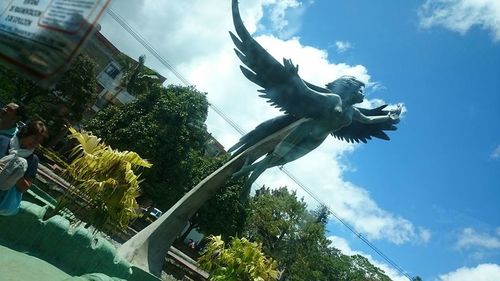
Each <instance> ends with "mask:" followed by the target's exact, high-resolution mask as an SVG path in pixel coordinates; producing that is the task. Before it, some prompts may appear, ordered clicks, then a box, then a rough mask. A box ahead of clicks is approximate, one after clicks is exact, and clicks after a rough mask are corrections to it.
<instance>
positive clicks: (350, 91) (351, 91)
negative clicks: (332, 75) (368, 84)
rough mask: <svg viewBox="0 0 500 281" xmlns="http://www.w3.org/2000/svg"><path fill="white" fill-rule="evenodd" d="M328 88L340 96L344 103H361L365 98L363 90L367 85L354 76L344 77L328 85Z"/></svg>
mask: <svg viewBox="0 0 500 281" xmlns="http://www.w3.org/2000/svg"><path fill="white" fill-rule="evenodd" d="M326 87H327V88H328V89H329V90H330V91H332V92H333V93H334V94H336V95H339V96H340V98H341V99H342V101H344V102H346V101H349V102H352V103H353V104H355V103H361V102H363V99H364V98H365V96H364V95H363V90H364V88H365V83H363V82H361V81H359V80H358V79H356V78H355V77H353V76H342V77H340V78H339V79H337V80H335V81H333V82H331V83H328V84H326Z"/></svg>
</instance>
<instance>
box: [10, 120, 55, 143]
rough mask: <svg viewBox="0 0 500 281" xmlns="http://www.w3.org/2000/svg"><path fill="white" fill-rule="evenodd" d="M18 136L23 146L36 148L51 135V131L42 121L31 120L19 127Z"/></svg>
mask: <svg viewBox="0 0 500 281" xmlns="http://www.w3.org/2000/svg"><path fill="white" fill-rule="evenodd" d="M17 137H18V138H19V145H20V146H21V148H25V149H34V148H36V147H37V146H38V145H39V144H40V143H42V142H43V141H44V140H45V139H46V138H48V137H49V132H48V130H47V127H45V124H43V122H42V121H31V122H29V123H28V124H26V125H25V126H23V127H21V129H19V131H18V132H17Z"/></svg>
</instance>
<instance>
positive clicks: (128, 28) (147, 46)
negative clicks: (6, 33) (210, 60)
mask: <svg viewBox="0 0 500 281" xmlns="http://www.w3.org/2000/svg"><path fill="white" fill-rule="evenodd" d="M107 13H108V14H109V15H110V16H111V17H112V18H113V19H114V20H115V21H116V22H117V23H118V24H119V25H120V26H121V27H122V28H123V29H125V31H127V32H128V33H129V34H130V35H131V36H132V37H133V38H134V39H136V40H137V42H139V43H140V44H141V45H142V46H144V48H145V49H146V50H148V51H149V52H150V53H151V54H152V55H153V56H154V57H155V58H156V59H158V61H159V62H160V63H161V64H162V65H164V66H165V67H166V68H167V69H168V70H170V71H171V72H172V73H173V74H174V75H175V76H176V77H177V78H178V79H179V81H181V83H182V84H184V85H185V86H191V83H189V81H188V80H187V79H186V78H185V77H184V76H183V75H182V74H181V73H179V72H178V71H177V70H176V69H175V68H174V67H173V66H172V65H171V64H170V63H169V62H168V61H167V60H166V59H164V58H163V57H162V56H161V55H160V54H159V53H158V52H157V51H156V49H155V48H154V47H153V46H152V45H151V44H150V43H149V42H148V41H147V40H146V39H145V38H144V37H142V35H140V33H139V32H137V31H135V30H134V28H133V27H132V26H130V24H128V23H127V21H126V20H125V19H124V18H123V17H122V16H120V15H119V14H118V13H116V12H115V11H114V10H113V9H111V8H109V9H108V10H107ZM209 106H210V107H211V108H212V109H213V110H214V111H215V112H216V113H217V114H218V115H219V116H220V117H221V118H222V119H224V121H226V122H227V123H228V124H229V125H230V126H231V127H232V128H233V129H235V130H236V131H237V132H238V133H239V134H240V135H245V134H246V132H245V130H243V129H242V128H241V127H240V126H239V125H238V124H237V123H236V122H234V121H233V120H232V119H231V118H230V117H229V116H227V115H226V114H225V113H224V112H223V111H222V110H221V109H220V108H218V107H217V106H215V105H214V104H211V103H209ZM279 169H280V170H281V171H282V172H283V173H284V174H285V175H287V176H288V177H289V178H290V179H291V180H292V181H293V182H295V183H296V184H297V185H298V186H299V187H300V188H301V189H303V190H304V191H305V192H306V193H307V194H309V196H311V197H312V198H313V199H314V200H315V201H316V202H318V204H320V205H322V206H325V207H326V209H327V210H328V212H329V213H330V214H331V215H332V216H334V217H335V218H336V219H337V220H338V221H339V222H340V223H341V224H343V225H344V226H345V227H346V228H347V229H349V231H351V232H352V233H353V234H354V235H356V236H357V237H358V238H359V239H360V240H361V241H363V242H364V243H365V244H366V245H367V246H368V247H370V248H371V249H372V250H373V251H374V252H375V253H377V254H378V255H379V256H380V257H381V258H383V259H384V260H385V261H386V262H387V263H389V265H391V266H392V267H394V268H395V269H396V270H397V271H398V272H399V273H400V274H402V275H404V276H405V277H407V278H408V279H409V280H413V278H412V277H411V276H410V275H409V274H408V273H407V272H406V271H405V270H404V269H403V268H402V267H401V266H399V265H398V264H397V263H396V262H395V261H393V260H392V259H390V258H389V257H388V256H387V255H386V254H384V253H383V252H382V251H381V250H380V249H378V248H377V247H376V246H375V245H374V244H373V243H371V242H370V241H369V240H368V238H366V237H365V236H363V235H362V234H361V233H360V232H358V231H356V230H355V229H354V227H352V226H351V225H350V224H348V223H347V222H346V221H344V220H343V219H342V218H341V217H339V216H338V215H337V214H336V213H335V212H334V211H333V210H332V209H331V208H330V207H329V206H328V205H327V204H325V203H324V202H323V201H322V200H321V199H320V198H319V197H318V196H317V195H315V194H314V193H313V192H312V191H311V189H310V188H308V187H307V186H306V185H305V184H304V183H302V182H301V181H300V180H299V179H297V178H296V177H295V176H294V175H293V174H292V173H290V171H288V170H287V169H285V168H284V167H280V168H279Z"/></svg>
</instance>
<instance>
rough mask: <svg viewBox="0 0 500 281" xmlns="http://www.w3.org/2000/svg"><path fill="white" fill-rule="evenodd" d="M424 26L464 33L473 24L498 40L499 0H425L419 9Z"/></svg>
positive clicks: (499, 39)
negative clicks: (440, 27)
mask: <svg viewBox="0 0 500 281" xmlns="http://www.w3.org/2000/svg"><path fill="white" fill-rule="evenodd" d="M419 14H420V24H421V26H422V27H424V28H430V27H433V26H442V27H445V28H447V29H450V30H452V31H456V32H458V33H460V34H465V33H466V32H467V31H468V30H469V29H471V28H472V27H473V26H479V27H481V28H483V29H487V30H489V31H490V32H491V33H492V36H493V40H495V41H500V1H498V0H427V1H426V2H425V3H424V4H423V5H422V7H421V9H420V13H419Z"/></svg>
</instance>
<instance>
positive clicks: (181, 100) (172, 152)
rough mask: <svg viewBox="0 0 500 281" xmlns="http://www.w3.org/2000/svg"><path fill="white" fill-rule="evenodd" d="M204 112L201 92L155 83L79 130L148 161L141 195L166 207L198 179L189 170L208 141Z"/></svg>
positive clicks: (112, 107) (204, 101)
mask: <svg viewBox="0 0 500 281" xmlns="http://www.w3.org/2000/svg"><path fill="white" fill-rule="evenodd" d="M207 110H208V102H207V99H206V96H205V94H204V93H201V92H199V91H197V90H196V89H194V88H193V87H182V86H174V85H170V86H168V87H162V86H159V85H156V86H153V87H151V88H150V89H148V90H147V91H145V92H143V93H142V94H140V95H138V99H137V100H135V101H133V102H131V103H129V104H125V105H122V106H108V107H106V108H105V109H104V110H102V111H100V112H99V113H98V114H97V115H96V116H95V117H94V118H92V119H90V120H88V121H86V122H85V123H84V128H85V129H86V130H88V131H92V132H93V133H94V134H95V135H98V136H99V137H101V138H103V140H104V141H105V142H106V143H107V144H109V145H111V146H112V147H115V148H117V149H120V150H132V151H135V152H137V153H138V154H139V155H141V157H143V158H145V159H148V160H149V161H150V162H151V163H152V164H153V167H152V168H151V169H149V170H148V171H145V172H144V178H145V181H144V182H143V183H142V187H143V191H144V194H145V195H146V196H148V197H150V198H152V199H153V200H154V201H155V203H156V204H157V205H158V206H159V207H160V208H161V209H167V208H168V207H170V206H171V205H173V204H174V203H175V202H176V201H177V200H178V199H179V198H180V196H182V195H183V194H184V193H185V192H187V191H188V190H189V189H191V188H192V186H193V179H195V178H199V176H198V174H197V173H198V171H197V170H196V169H193V168H192V167H194V166H195V165H194V163H195V162H196V161H197V159H198V158H199V157H201V156H202V155H203V151H204V146H205V142H206V140H207V132H206V128H205V124H204V122H205V120H206V118H207Z"/></svg>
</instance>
